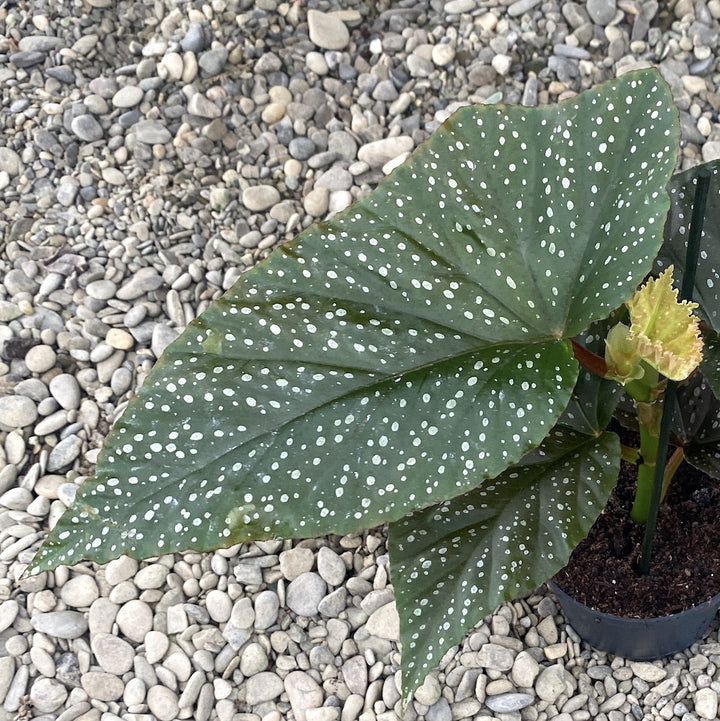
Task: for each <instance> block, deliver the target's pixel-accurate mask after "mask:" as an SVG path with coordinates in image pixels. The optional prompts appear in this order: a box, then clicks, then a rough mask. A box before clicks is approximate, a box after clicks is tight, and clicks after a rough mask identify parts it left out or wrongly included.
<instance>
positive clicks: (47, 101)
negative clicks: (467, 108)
mask: <svg viewBox="0 0 720 721" xmlns="http://www.w3.org/2000/svg"><path fill="white" fill-rule="evenodd" d="M339 5H341V6H342V7H339ZM718 18H720V0H709V1H708V2H705V0H698V1H697V2H692V0H678V2H676V3H671V4H670V5H667V4H665V3H662V4H659V3H658V2H655V0H646V1H645V2H636V1H635V0H587V2H586V3H572V2H566V3H562V4H558V2H556V0H547V1H546V2H541V0H516V1H515V2H496V1H495V0H450V1H449V2H445V3H443V2H441V0H431V1H430V2H428V1H427V0H420V1H416V0H407V1H404V2H394V3H392V5H391V4H390V3H389V2H385V1H382V0H381V1H380V2H371V3H363V2H360V1H359V0H346V1H345V2H342V3H337V2H328V1H326V0H295V1H294V2H279V1H278V0H211V1H210V2H207V3H202V2H192V1H190V0H154V2H150V0H147V1H146V2H138V1H137V0H135V1H133V2H127V1H125V0H119V1H118V2H114V1H113V0H64V1H62V0H0V92H1V95H0V98H1V99H2V102H1V103H0V191H1V192H0V238H2V241H1V242H2V245H0V704H1V707H0V721H2V719H15V718H17V719H30V718H37V719H62V721H71V720H72V719H82V720H87V721H91V720H92V721H97V720H98V719H102V720H103V721H111V720H115V719H118V718H123V719H128V720H130V719H137V720H142V721H151V720H152V719H159V720H161V721H169V720H170V719H190V718H192V719H198V720H199V721H200V720H202V721H204V720H205V719H215V718H218V719H221V720H222V721H230V720H231V719H233V720H234V721H261V720H262V721H280V719H282V718H286V717H287V718H294V719H296V720H297V721H354V720H355V719H360V721H375V719H377V720H378V721H394V719H396V718H397V717H399V716H400V715H401V711H400V705H399V693H398V680H399V677H398V668H399V661H400V655H399V652H398V647H397V636H398V624H397V614H396V612H395V607H394V602H393V595H392V589H391V586H390V585H389V581H388V558H387V555H386V549H385V536H384V535H383V533H382V531H381V530H376V531H373V532H368V533H366V534H362V535H353V536H347V537H344V538H337V537H333V538H326V539H325V538H324V539H317V540H311V541H304V542H302V543H299V544H293V543H291V542H280V541H277V542H266V543H257V544H252V545H242V546H238V547H234V548H231V549H227V550H224V551H218V552H216V553H214V554H197V553H185V554H176V555H167V556H163V557H161V558H157V559H153V560H151V561H148V562H144V563H141V564H138V563H137V562H135V561H132V560H130V559H128V558H122V559H119V560H117V561H114V562H112V563H110V564H108V565H107V566H105V567H101V568H97V567H93V566H92V565H91V564H81V565H79V566H77V567H74V568H72V569H68V568H61V569H59V570H57V571H56V572H55V573H53V574H43V575H41V576H40V577H37V578H33V579H30V580H27V581H23V582H19V581H18V580H17V579H18V578H19V576H20V574H21V573H22V571H23V569H24V568H25V565H26V564H27V563H28V561H29V560H30V558H31V557H32V555H33V552H34V550H35V549H36V548H37V546H38V544H39V542H40V540H41V538H42V537H43V535H44V533H45V531H46V529H47V526H48V524H51V523H53V521H54V520H56V519H57V517H58V516H59V514H60V513H61V512H62V511H63V510H64V508H65V507H66V505H67V504H69V503H70V502H71V500H72V498H73V495H74V492H75V490H76V488H77V485H78V484H79V483H81V482H82V480H83V479H84V478H85V477H86V476H87V475H88V474H89V473H90V472H91V471H92V466H93V462H94V460H95V458H96V456H97V452H98V449H99V447H100V446H101V444H102V441H103V438H104V437H105V436H106V434H107V431H108V429H109V427H110V425H111V424H112V422H113V420H114V419H115V418H116V417H117V416H118V414H119V413H120V412H121V411H122V410H123V408H124V405H125V403H126V401H127V399H128V397H129V396H130V395H131V394H132V393H133V392H134V391H135V390H136V389H137V388H138V386H139V385H140V383H141V382H142V380H143V378H144V377H145V375H146V374H147V372H148V371H149V369H150V368H151V366H152V364H153V362H154V360H155V359H156V358H157V357H158V356H159V355H160V353H161V352H162V350H163V349H164V348H165V346H166V345H167V344H168V343H169V342H170V341H171V340H172V339H173V338H175V337H176V336H177V335H178V333H179V332H180V331H181V330H182V329H183V328H184V327H185V325H186V324H187V323H188V322H189V320H191V319H192V318H193V317H195V316H196V315H197V314H198V313H199V312H201V311H202V310H203V309H204V308H206V307H207V305H208V304H209V303H210V302H211V300H213V299H214V298H216V297H218V296H219V295H220V294H221V293H222V292H223V291H224V290H226V289H227V288H229V287H230V285H231V284H232V283H233V282H234V280H235V279H236V278H237V277H238V276H239V275H240V274H241V273H242V272H243V270H245V269H246V268H249V267H251V266H252V265H253V264H254V263H256V262H257V261H258V260H259V259H261V258H263V257H264V256H265V255H267V253H268V252H269V251H270V250H271V249H272V247H273V246H275V245H276V244H278V243H280V242H282V241H284V240H286V239H289V238H291V237H293V236H294V235H296V234H297V233H298V232H299V231H300V230H302V229H303V228H304V227H306V226H307V225H309V224H310V223H312V222H313V221H315V220H317V219H319V218H323V217H325V216H326V215H327V214H329V213H333V212H336V211H338V210H340V209H342V208H345V207H346V206H347V205H348V204H350V203H351V202H352V201H353V200H354V199H356V198H358V197H360V196H362V195H364V194H366V193H367V192H369V191H370V190H371V189H372V188H373V187H374V186H375V185H376V183H377V182H378V180H379V179H380V178H381V177H382V176H383V174H384V173H387V172H389V170H390V169H391V168H392V167H394V165H395V164H396V163H398V162H400V161H401V160H402V159H404V157H406V153H407V152H409V151H410V150H412V148H414V147H415V146H416V145H417V144H418V143H420V142H421V141H423V140H424V139H425V138H427V137H428V135H429V134H430V133H431V132H432V131H433V130H434V129H435V128H436V127H437V126H438V124H439V123H440V122H442V120H443V119H444V118H445V117H447V115H448V114H449V112H450V111H451V110H452V109H453V108H454V107H456V106H457V104H458V103H465V102H483V101H487V102H497V101H500V100H502V101H504V102H508V103H523V104H526V105H535V104H545V103H549V102H555V101H557V100H558V99H561V98H564V97H568V96H570V95H572V94H573V93H576V92H578V91H580V90H582V89H584V88H587V87H590V86H593V85H596V84H597V83H598V82H600V81H602V80H605V79H608V78H611V77H613V76H615V75H616V74H618V73H620V72H622V71H625V70H628V69H631V68H635V67H644V66H648V65H658V66H659V67H660V68H661V70H662V72H663V74H664V76H665V78H666V79H667V80H668V82H669V83H670V85H671V87H672V90H673V94H674V96H675V99H676V102H677V104H678V106H679V108H680V110H681V116H682V123H683V138H684V143H683V149H682V153H683V159H682V165H683V167H688V166H690V165H693V164H695V163H697V162H699V161H700V160H703V159H704V160H710V159H714V158H717V157H719V156H720V124H718V123H717V120H718V114H717V113H718V109H719V108H720V94H718V93H717V92H716V90H715V88H716V87H717V84H718V79H720V69H719V68H718V61H717V57H716V50H717V44H718ZM719 666H720V642H718V632H717V624H715V625H714V626H713V627H712V629H711V630H710V632H709V633H708V634H707V635H706V637H705V638H704V639H703V640H702V642H701V643H700V644H697V645H696V646H694V647H693V648H692V649H691V650H689V651H687V652H686V653H683V654H679V655H678V656H676V657H675V658H673V659H670V660H666V661H664V662H656V663H630V662H627V661H625V660H623V659H620V658H609V657H608V656H606V655H605V654H601V653H597V652H593V651H591V650H590V649H588V648H587V647H585V646H583V645H582V644H581V643H580V642H579V640H578V638H577V637H576V636H575V635H574V633H573V631H572V629H570V628H568V627H566V625H565V623H564V621H563V618H562V616H561V615H560V614H559V612H558V609H557V607H556V604H555V602H554V600H553V599H552V597H550V596H546V595H544V594H542V593H539V594H537V595H535V596H532V597H530V598H527V599H524V600H520V601H516V602H514V603H511V604H506V605H504V606H503V607H501V608H500V609H498V610H497V612H496V613H495V614H494V615H493V616H492V617H489V618H487V619H485V621H484V622H483V623H481V624H480V625H479V626H478V627H477V628H476V629H475V630H474V631H473V632H472V633H471V634H470V635H469V636H468V637H467V638H466V639H465V640H464V641H463V642H462V644H461V645H460V646H458V647H456V648H454V649H453V650H452V651H451V652H449V653H448V654H447V655H446V657H445V659H444V660H443V663H442V664H441V668H440V669H439V670H438V671H437V672H435V673H434V674H433V675H432V676H431V677H430V678H429V679H428V681H427V682H426V683H425V685H424V686H423V687H422V688H421V689H420V690H419V691H418V693H417V694H416V697H415V700H414V701H413V703H412V704H411V705H410V707H409V709H408V711H407V715H406V718H408V719H409V720H410V721H412V719H415V718H424V719H427V721H454V720H459V719H465V718H468V719H470V718H472V719H475V720H476V721H484V720H486V719H491V718H498V719H501V721H520V720H521V719H522V720H524V721H542V720H543V719H546V718H548V719H549V718H556V719H559V720H560V721H585V720H587V719H591V718H597V719H609V720H610V721H622V720H623V719H628V720H636V721H639V720H640V719H643V718H648V719H655V718H657V719H666V720H669V719H675V718H677V719H683V721H690V720H691V719H714V718H716V716H717V710H718V697H719V696H718V695H719V693H720V670H719V668H718V667H719Z"/></svg>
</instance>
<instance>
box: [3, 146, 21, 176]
mask: <svg viewBox="0 0 720 721" xmlns="http://www.w3.org/2000/svg"><path fill="white" fill-rule="evenodd" d="M20 166H21V163H20V156H19V155H18V154H17V153H16V152H15V151H14V150H13V149H12V148H0V172H4V173H7V174H8V175H10V176H13V175H19V173H20Z"/></svg>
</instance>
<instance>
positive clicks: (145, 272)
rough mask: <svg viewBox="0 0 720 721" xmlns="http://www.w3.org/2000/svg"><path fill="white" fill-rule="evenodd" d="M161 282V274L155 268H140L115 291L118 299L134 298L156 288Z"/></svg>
mask: <svg viewBox="0 0 720 721" xmlns="http://www.w3.org/2000/svg"><path fill="white" fill-rule="evenodd" d="M162 284H163V279H162V276H161V275H159V274H158V272H157V271H156V270H155V268H140V269H139V270H138V271H136V272H135V273H134V274H133V276H132V277H131V278H130V280H128V281H127V282H126V283H123V285H122V286H120V288H119V289H118V291H117V294H116V295H117V298H119V299H120V300H135V299H136V298H140V297H141V296H143V295H145V294H146V293H149V292H151V291H153V290H157V289H158V288H159V287H160V286H161V285H162Z"/></svg>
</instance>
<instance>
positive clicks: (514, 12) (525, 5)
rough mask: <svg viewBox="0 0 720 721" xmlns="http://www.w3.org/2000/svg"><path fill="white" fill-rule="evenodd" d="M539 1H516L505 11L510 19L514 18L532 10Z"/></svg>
mask: <svg viewBox="0 0 720 721" xmlns="http://www.w3.org/2000/svg"><path fill="white" fill-rule="evenodd" d="M540 2H541V0H516V2H514V3H512V4H511V5H510V6H509V7H508V10H507V13H508V15H509V16H510V17H512V18H516V17H519V16H520V15H523V14H524V13H526V12H529V11H530V10H532V9H533V8H534V7H535V6H536V5H537V4H539V3H540Z"/></svg>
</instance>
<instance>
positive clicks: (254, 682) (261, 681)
mask: <svg viewBox="0 0 720 721" xmlns="http://www.w3.org/2000/svg"><path fill="white" fill-rule="evenodd" d="M284 690H285V686H284V684H283V680H282V679H281V678H280V677H279V676H278V675H277V674H275V673H273V672H272V671H261V672H260V673H258V674H255V675H254V676H250V678H248V679H247V680H246V681H245V702H246V703H247V704H248V705H249V706H256V705H257V704H260V703H264V702H265V701H272V700H273V699H276V698H278V696H280V694H282V692H283V691H284ZM321 700H322V699H321Z"/></svg>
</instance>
